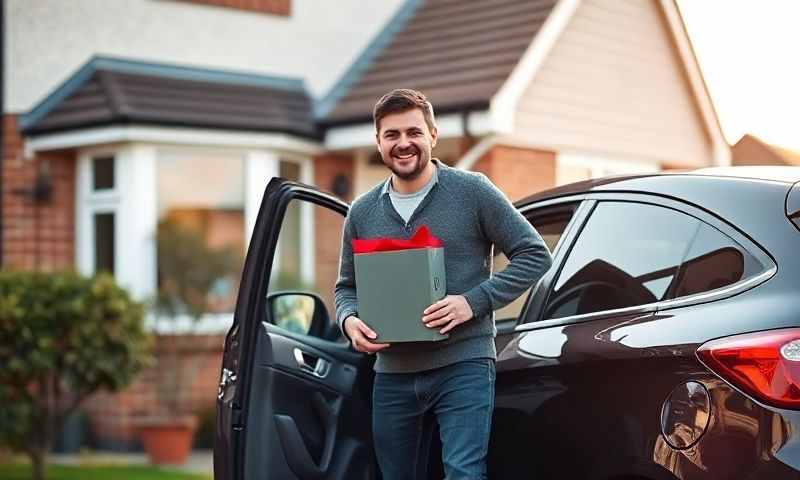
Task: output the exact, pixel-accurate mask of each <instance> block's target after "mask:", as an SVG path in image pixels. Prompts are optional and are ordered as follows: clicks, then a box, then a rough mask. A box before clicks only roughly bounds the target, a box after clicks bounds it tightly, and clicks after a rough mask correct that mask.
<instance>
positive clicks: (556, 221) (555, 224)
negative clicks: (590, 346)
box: [492, 203, 578, 320]
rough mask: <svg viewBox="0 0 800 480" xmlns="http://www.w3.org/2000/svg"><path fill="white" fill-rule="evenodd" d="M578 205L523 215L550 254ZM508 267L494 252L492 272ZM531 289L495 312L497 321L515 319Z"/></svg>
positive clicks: (530, 211)
mask: <svg viewBox="0 0 800 480" xmlns="http://www.w3.org/2000/svg"><path fill="white" fill-rule="evenodd" d="M577 206H578V203H571V204H568V205H559V206H557V207H550V208H546V209H544V210H542V209H539V210H529V211H527V212H525V213H524V215H525V218H527V219H528V221H529V222H531V225H533V228H535V229H536V231H537V232H539V235H541V236H542V240H544V243H545V244H547V248H548V249H549V250H550V252H553V251H554V250H555V248H556V245H558V241H559V240H560V239H561V236H562V235H563V234H564V230H565V229H566V228H567V225H568V224H569V221H570V220H571V219H572V215H573V214H574V213H575V209H576V208H577ZM507 265H508V258H507V257H506V256H505V255H504V254H503V253H502V252H499V251H495V256H494V264H493V265H492V271H493V272H499V271H501V270H503V269H504V268H506V266H507ZM530 291H531V289H530V288H529V289H528V290H527V291H526V292H525V293H523V294H522V295H520V296H519V298H517V299H516V300H514V301H513V302H511V303H509V304H508V305H506V306H505V307H503V308H501V309H499V310H497V312H496V313H495V318H496V319H497V320H508V319H512V318H513V319H516V318H517V317H518V316H519V314H520V313H521V312H522V309H523V308H524V307H525V303H526V301H527V299H528V295H529V294H530Z"/></svg>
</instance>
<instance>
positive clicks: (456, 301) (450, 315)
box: [422, 295, 474, 334]
mask: <svg viewBox="0 0 800 480" xmlns="http://www.w3.org/2000/svg"><path fill="white" fill-rule="evenodd" d="M422 313H423V314H424V315H423V316H422V322H423V323H424V324H425V326H426V327H428V328H439V327H441V326H442V325H444V326H445V327H444V328H442V329H441V330H439V333H441V334H445V333H447V332H449V331H450V330H452V329H453V328H454V327H455V326H456V325H460V324H462V323H464V322H466V321H467V320H469V319H471V318H472V317H473V316H474V314H473V313H472V307H470V306H469V303H467V299H466V298H464V296H463V295H448V296H446V297H444V298H443V299H441V300H439V301H438V302H436V303H434V304H433V305H431V306H430V307H428V308H426V309H425V311H423V312H422Z"/></svg>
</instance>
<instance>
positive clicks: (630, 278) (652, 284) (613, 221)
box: [544, 202, 700, 318]
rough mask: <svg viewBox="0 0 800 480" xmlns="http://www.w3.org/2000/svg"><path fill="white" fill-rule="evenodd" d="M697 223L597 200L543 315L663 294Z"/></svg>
mask: <svg viewBox="0 0 800 480" xmlns="http://www.w3.org/2000/svg"><path fill="white" fill-rule="evenodd" d="M699 227H700V222H699V220H697V219H695V218H694V217H690V216H688V215H685V214H682V213H680V212H677V211H675V210H671V209H667V208H662V207H658V206H655V205H646V204H641V203H632V202H600V203H599V204H598V205H597V207H596V208H595V211H594V212H593V213H592V215H591V217H590V218H589V220H588V222H587V224H586V226H585V227H584V229H583V231H582V232H581V234H580V236H579V238H578V240H577V241H576V243H575V246H574V247H573V249H572V251H571V252H570V254H569V257H568V258H567V261H566V263H565V265H564V269H563V271H562V272H561V274H560V275H559V278H558V280H557V281H556V285H555V291H554V292H553V293H552V294H551V296H550V300H549V301H548V305H547V307H546V309H545V316H544V318H559V317H565V316H570V315H581V314H586V313H593V312H598V311H603V310H613V309H617V308H625V307H632V306H636V305H643V304H647V303H653V302H657V301H659V300H662V299H665V298H667V296H668V294H669V290H670V288H669V287H670V285H672V284H673V280H674V279H675V275H676V273H677V272H678V266H679V265H680V264H681V260H682V259H683V258H684V257H686V254H687V251H688V250H689V246H690V245H691V243H692V240H693V238H694V237H695V236H696V234H697V232H698V228H699Z"/></svg>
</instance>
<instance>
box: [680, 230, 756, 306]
mask: <svg viewBox="0 0 800 480" xmlns="http://www.w3.org/2000/svg"><path fill="white" fill-rule="evenodd" d="M762 269H763V268H762V267H761V265H760V264H759V262H758V261H757V260H756V259H755V258H753V257H752V256H751V255H750V254H748V253H746V252H745V250H744V249H743V248H742V247H740V246H739V245H738V244H737V243H736V242H734V241H733V240H732V239H730V238H728V237H727V236H726V235H724V234H722V233H721V232H720V231H718V230H717V229H715V228H713V227H711V226H709V225H705V224H703V225H702V226H701V228H700V230H699V232H698V234H697V236H696V238H695V240H694V242H693V243H692V246H691V248H690V250H689V252H688V255H687V256H686V260H684V263H683V265H682V266H681V270H680V273H679V278H678V279H677V281H676V282H675V284H676V288H675V293H674V294H673V295H672V297H673V298H679V297H685V296H688V295H694V294H697V293H703V292H708V291H711V290H716V289H718V288H723V287H726V286H728V285H732V284H734V283H736V282H738V281H739V280H742V279H743V278H746V277H750V276H753V275H756V274H758V273H760V271H761V270H762Z"/></svg>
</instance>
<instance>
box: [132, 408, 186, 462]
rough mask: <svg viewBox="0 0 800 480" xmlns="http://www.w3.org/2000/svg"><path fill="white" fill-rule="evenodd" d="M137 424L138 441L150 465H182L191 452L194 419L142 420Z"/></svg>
mask: <svg viewBox="0 0 800 480" xmlns="http://www.w3.org/2000/svg"><path fill="white" fill-rule="evenodd" d="M137 424H138V428H137V430H138V432H139V439H140V440H141V441H142V445H144V450H145V452H147V456H148V458H150V463H152V464H154V465H164V464H171V465H182V464H184V463H186V459H187V458H188V457H189V453H190V452H191V450H192V443H193V440H194V432H195V430H196V429H197V418H196V417H180V418H158V419H144V420H141V421H139V422H137Z"/></svg>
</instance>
